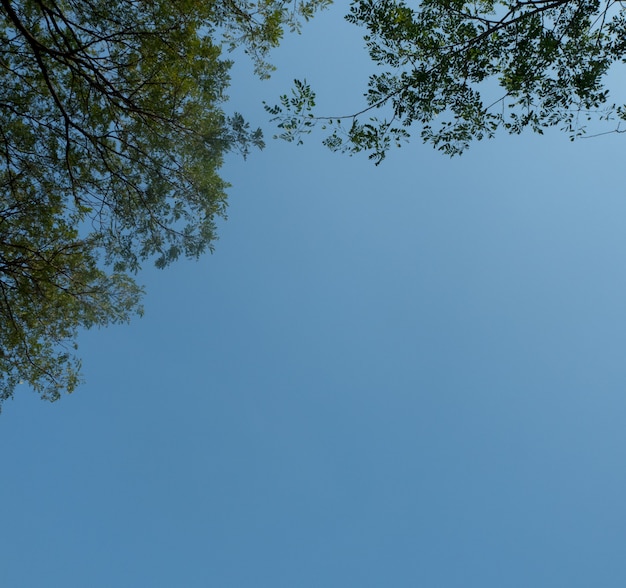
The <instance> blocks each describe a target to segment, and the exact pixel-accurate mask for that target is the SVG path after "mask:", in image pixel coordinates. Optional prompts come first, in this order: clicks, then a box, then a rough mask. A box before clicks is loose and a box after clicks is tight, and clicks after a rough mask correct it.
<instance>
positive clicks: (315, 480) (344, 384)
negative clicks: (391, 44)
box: [0, 6, 626, 588]
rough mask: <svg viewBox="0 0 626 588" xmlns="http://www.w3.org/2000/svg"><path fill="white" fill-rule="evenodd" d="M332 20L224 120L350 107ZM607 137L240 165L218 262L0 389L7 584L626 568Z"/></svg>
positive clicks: (260, 584) (338, 10) (282, 154)
mask: <svg viewBox="0 0 626 588" xmlns="http://www.w3.org/2000/svg"><path fill="white" fill-rule="evenodd" d="M341 14H342V7H340V6H336V7H335V8H333V9H332V10H330V11H328V12H327V13H326V14H324V15H322V16H320V17H319V18H317V19H316V20H315V21H313V22H312V23H310V25H309V26H308V27H307V28H305V31H304V34H303V35H302V36H301V37H288V38H286V39H285V42H284V44H283V46H282V47H281V49H280V50H278V51H277V52H276V53H275V54H274V62H275V63H276V65H277V66H278V67H279V71H278V72H277V74H276V75H275V76H274V77H273V79H272V80H271V81H269V82H263V83H261V82H256V81H254V80H253V79H252V77H251V73H250V67H249V66H248V65H247V64H242V63H239V64H238V66H237V67H236V68H235V69H234V70H233V75H234V80H233V88H232V92H231V97H232V107H233V108H236V109H239V110H241V111H242V112H244V114H246V115H247V116H248V118H250V119H251V120H252V121H253V122H256V123H258V124H263V125H265V126H266V128H267V127H268V125H266V124H265V123H266V117H265V114H264V113H263V111H262V108H261V106H260V102H261V100H263V99H267V100H270V101H271V100H272V99H273V98H275V97H276V95H277V94H278V93H280V92H281V91H284V90H286V89H287V88H288V87H289V84H290V80H291V79H292V78H294V77H305V76H306V77H307V78H308V79H309V81H311V83H312V84H313V85H314V86H315V87H316V88H317V89H318V91H319V94H320V99H319V104H320V105H321V107H322V110H324V109H326V108H328V109H329V110H330V109H336V110H335V111H334V112H333V114H335V113H338V114H343V113H344V111H350V109H353V110H354V106H360V105H361V104H362V99H361V94H362V92H363V90H364V88H365V83H366V75H367V73H368V71H369V69H370V68H369V64H368V60H367V56H366V54H365V52H364V51H363V50H362V48H361V45H362V43H361V42H360V37H359V32H358V30H353V29H352V28H351V27H350V25H348V24H345V23H343V22H342V21H341ZM238 59H239V57H238ZM268 132H269V133H271V129H270V130H268ZM625 141H626V138H624V137H623V136H617V135H614V136H607V137H602V138H597V139H591V140H585V141H578V142H575V143H570V142H569V141H568V138H567V137H566V136H565V135H561V134H558V133H547V134H546V135H545V136H543V137H540V136H537V135H530V134H528V135H524V136H522V137H513V138H509V137H499V138H498V139H497V140H495V141H491V142H486V143H479V144H476V145H474V147H473V148H472V149H471V150H470V151H469V152H468V153H467V154H465V155H464V156H462V157H461V158H456V159H453V160H450V159H447V158H445V157H444V156H442V155H439V154H437V153H436V152H434V151H433V150H432V149H431V148H430V147H426V146H422V145H421V144H420V143H419V142H418V141H414V142H413V143H411V144H410V145H409V146H407V147H404V148H403V149H401V150H399V151H395V152H392V153H391V154H390V156H389V158H388V160H386V161H385V162H384V163H383V164H382V165H381V166H379V167H374V166H373V165H372V164H371V163H370V162H369V161H367V158H366V157H355V158H348V157H345V156H341V155H337V154H331V153H329V152H327V151H326V150H325V149H324V148H323V147H322V146H320V145H319V143H318V142H316V141H315V140H314V139H312V140H310V141H309V142H308V143H307V144H306V145H305V146H304V147H300V148H296V147H295V146H293V145H285V144H280V143H277V142H271V141H269V142H268V146H267V148H266V150H265V151H263V152H261V153H254V154H252V155H251V156H250V158H249V159H248V161H246V162H243V161H241V160H239V159H236V158H234V157H233V158H232V159H231V160H229V161H228V163H227V165H226V166H225V168H224V175H225V176H226V177H227V178H228V179H229V180H230V181H231V182H232V184H233V188H232V190H231V192H230V212H229V220H228V221H227V222H226V223H223V224H222V226H221V229H220V235H221V239H220V241H219V242H218V243H217V249H216V251H215V253H214V254H213V255H211V256H207V257H205V258H203V259H201V260H200V261H199V262H197V263H196V262H182V263H179V264H177V265H176V266H174V267H172V268H170V269H168V270H166V271H157V270H155V269H152V268H146V270H145V271H144V272H143V273H142V274H141V276H140V278H141V281H142V282H143V283H144V284H145V285H146V288H147V291H148V294H147V297H146V299H145V307H146V314H145V317H144V318H142V319H139V320H135V321H134V322H133V323H132V324H131V325H130V326H121V327H115V328H110V329H107V330H102V331H94V332H88V333H86V334H85V335H84V336H83V337H82V338H81V355H82V357H83V360H84V374H85V377H86V380H87V382H86V384H85V385H84V386H83V387H82V388H80V389H79V390H78V391H77V392H75V393H74V394H73V395H72V396H68V397H64V398H63V399H62V400H61V401H60V402H57V403H55V404H48V403H44V402H41V401H39V400H38V399H37V397H36V396H35V395H34V394H32V393H30V392H29V391H28V390H27V389H22V390H18V393H17V395H16V398H15V400H14V401H11V402H8V403H6V404H5V406H4V411H3V414H2V415H1V416H0V444H1V446H2V449H3V452H2V464H1V467H0V587H3V588H4V587H7V588H42V587H45V588H56V587H59V588H111V587H115V588H127V587H128V588H130V587H149V588H177V587H181V588H187V587H189V588H201V587H202V588H204V587H210V588H248V587H250V588H318V587H319V588H321V587H323V588H340V587H341V588H344V587H351V586H355V587H359V588H375V587H376V588H378V587H383V586H384V587H387V586H390V587H394V588H395V587H398V588H405V587H406V588H413V587H427V588H474V587H475V588H503V587H505V588H518V587H519V588H528V587H531V586H532V587H533V588H555V587H557V588H558V587H561V586H563V587H567V588H589V587H591V586H593V587H596V586H598V587H613V586H624V585H626V553H625V552H626V506H625V501H624V497H625V496H626V426H625V422H626V390H625V387H626V362H625V361H624V357H625V353H626V261H625V252H626V230H625V228H626V183H625V182H624V164H623V161H624V153H625V150H626V143H625Z"/></svg>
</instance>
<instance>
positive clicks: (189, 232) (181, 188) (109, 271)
mask: <svg viewBox="0 0 626 588" xmlns="http://www.w3.org/2000/svg"><path fill="white" fill-rule="evenodd" d="M328 3H329V2H328V0H311V1H308V2H295V1H291V2H287V1H278V0H263V1H259V2H246V1H242V0H226V1H218V0H212V1H211V0H177V1H176V2H172V1H171V0H19V1H18V0H0V186H1V187H2V189H1V191H0V402H1V401H2V400H5V399H7V398H9V397H10V396H12V394H13V392H14V389H15V385H16V384H17V383H18V382H20V381H24V382H25V383H28V384H29V385H30V386H31V387H33V388H34V389H35V390H37V391H38V392H39V393H41V395H42V396H43V397H44V398H47V399H49V400H55V399H57V398H58V397H59V395H60V394H61V392H62V391H64V390H67V391H69V392H71V391H72V390H73V389H74V388H75V387H76V385H77V383H78V382H79V380H80V376H79V363H80V362H79V361H78V359H77V358H76V357H75V356H74V354H73V349H75V347H76V342H75V339H76V335H77V332H78V330H79V329H80V328H83V327H86V328H88V327H91V326H94V325H106V324H109V323H112V322H119V321H127V320H128V319H129V318H130V317H131V316H132V315H133V314H135V313H138V312H141V306H140V300H141V293H142V291H141V288H139V287H138V286H137V285H136V283H135V282H134V280H133V278H132V274H134V273H136V272H137V271H138V270H139V269H140V267H141V263H142V262H143V261H145V260H148V259H153V260H154V261H155V263H156V265H157V266H158V267H165V266H167V265H168V264H169V263H171V262H173V261H174V260H176V259H177V258H178V257H179V256H181V255H184V256H187V257H197V256H199V255H200V254H202V253H203V252H205V251H206V250H207V249H212V247H213V244H214V241H215V239H216V225H215V222H216V219H217V218H218V217H224V216H225V211H226V189H227V187H228V184H227V183H226V182H225V181H224V180H223V179H222V178H221V177H220V175H219V173H218V171H219V168H220V166H221V164H222V161H223V157H224V155H225V153H226V152H228V151H232V150H236V151H239V152H241V153H242V154H243V155H246V154H247V153H248V152H249V150H250V149H251V148H252V147H262V146H263V140H262V135H261V131H260V130H259V129H257V130H251V128H250V126H249V124H248V123H247V122H246V121H245V120H244V119H243V117H242V116H241V115H239V114H237V113H235V114H233V115H231V116H228V115H226V114H225V113H224V112H223V110H222V105H223V104H224V102H225V101H226V95H225V91H226V88H227V86H228V81H229V78H228V69H229V66H230V62H229V61H228V60H225V59H222V57H221V46H222V45H223V44H226V45H227V46H228V47H229V48H233V47H235V46H238V45H243V46H244V47H245V49H246V50H247V52H248V53H249V54H250V55H251V57H252V59H253V60H254V63H255V68H256V71H257V73H258V74H259V75H261V76H267V75H269V72H270V71H271V66H270V65H269V64H268V63H267V61H266V57H267V54H268V52H269V50H270V49H271V48H272V47H275V46H276V45H277V44H278V43H279V42H280V39H281V37H282V35H283V31H284V29H285V28H289V29H290V30H297V28H298V26H299V21H300V20H302V19H304V20H307V19H308V18H310V17H311V16H312V15H313V13H314V12H315V10H317V9H319V8H323V7H324V6H325V5H327V4H328Z"/></svg>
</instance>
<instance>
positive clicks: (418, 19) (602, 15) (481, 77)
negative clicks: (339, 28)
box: [266, 0, 626, 163]
mask: <svg viewBox="0 0 626 588" xmlns="http://www.w3.org/2000/svg"><path fill="white" fill-rule="evenodd" d="M625 10H626V9H624V7H623V4H622V3H621V2H616V1H615V0H423V1H421V2H417V1H415V2H404V1H402V0H357V1H353V2H352V3H351V8H350V12H349V14H348V15H347V17H346V18H347V20H348V21H349V22H351V23H353V24H355V25H358V26H362V27H364V28H365V29H366V31H367V33H366V35H365V41H366V45H367V48H368V51H369V55H370V57H371V59H372V60H373V62H374V63H375V64H376V66H377V67H378V68H379V69H380V71H379V72H377V73H375V74H373V75H372V76H370V79H369V88H368V92H367V94H366V97H367V106H366V107H364V108H363V109H361V110H360V111H359V112H356V113H353V114H350V115H348V116H339V117H337V116H317V115H315V114H314V113H313V107H314V104H315V94H314V93H313V91H312V90H311V88H310V86H309V85H308V84H306V83H305V82H298V83H297V84H296V86H295V88H294V90H293V93H292V96H287V95H284V96H282V97H281V102H280V104H278V105H276V106H266V109H267V110H268V111H269V112H270V113H271V114H273V115H274V117H275V120H277V121H278V126H279V128H280V135H279V136H280V137H282V138H284V139H286V140H288V141H293V140H301V135H302V134H303V133H309V132H310V131H311V130H312V129H313V127H315V126H316V125H319V124H321V125H323V126H325V127H326V128H328V127H329V126H330V128H331V129H332V134H331V135H330V136H329V137H328V138H327V139H326V140H325V143H326V144H327V145H328V146H329V147H330V148H332V149H334V150H340V151H347V152H350V153H355V152H359V151H363V150H365V151H369V152H370V157H371V158H373V159H374V160H375V161H376V162H377V163H379V162H380V161H381V160H382V159H383V158H384V157H385V153H386V152H387V150H388V149H389V147H390V146H391V145H392V144H397V145H400V144H401V143H402V142H404V141H405V140H406V139H408V137H409V133H410V127H412V126H418V127H419V128H420V133H421V137H422V139H423V140H424V141H425V142H428V143H431V144H432V145H433V146H434V147H436V148H438V149H440V150H442V151H443V152H445V153H447V154H450V155H454V154H458V153H461V152H462V151H463V150H464V149H466V148H467V147H468V145H469V144H470V142H471V141H473V140H480V139H483V138H487V137H493V136H494V134H495V133H496V131H497V130H498V129H499V128H503V129H505V130H506V131H508V132H509V133H520V132H521V131H522V130H523V129H525V128H527V127H528V128H531V129H532V130H533V131H535V132H538V133H542V132H543V130H544V129H545V128H546V127H552V126H560V127H561V128H562V129H564V130H565V131H566V132H568V133H569V134H570V137H571V138H572V139H573V138H575V137H577V136H580V135H582V134H583V133H585V132H586V127H585V125H586V123H587V122H588V121H590V120H591V119H592V118H596V117H597V118H599V119H609V120H617V121H619V122H621V121H622V120H624V119H626V111H625V110H624V108H623V107H619V106H616V105H611V104H609V101H608V97H609V91H608V89H607V88H606V87H605V82H606V76H607V73H608V71H609V68H610V67H611V65H613V64H614V63H616V62H623V61H624V60H625V59H626V12H625ZM374 111H381V112H383V113H384V114H383V115H382V117H380V118H379V117H371V118H369V120H365V121H364V120H363V118H364V117H368V116H369V115H370V114H371V113H373V112H374ZM619 122H618V123H614V125H615V126H614V127H613V132H621V129H620V127H619Z"/></svg>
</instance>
